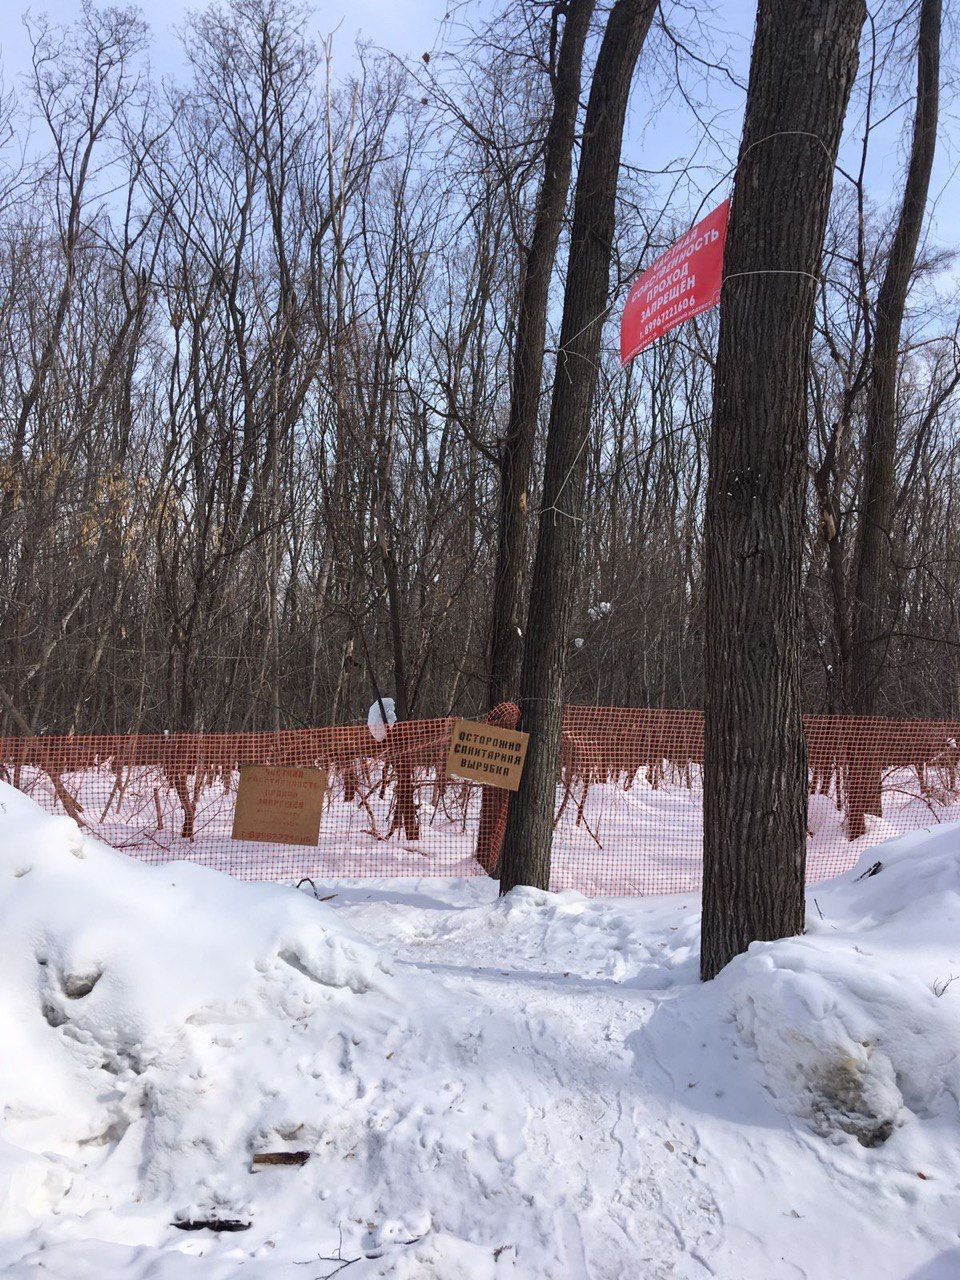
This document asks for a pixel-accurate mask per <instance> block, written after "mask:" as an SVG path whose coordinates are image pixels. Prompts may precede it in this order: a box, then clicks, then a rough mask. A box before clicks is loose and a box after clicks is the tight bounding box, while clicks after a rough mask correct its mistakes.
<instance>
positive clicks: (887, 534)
mask: <svg viewBox="0 0 960 1280" xmlns="http://www.w3.org/2000/svg"><path fill="white" fill-rule="evenodd" d="M940 20H941V13H940V0H922V3H921V6H920V29H919V33H918V37H917V111H916V115H915V117H914V121H913V140H912V143H911V147H910V163H909V167H908V169H907V180H906V184H905V186H904V192H903V205H902V206H901V209H900V217H899V220H898V222H897V227H896V230H895V232H894V235H893V242H892V244H891V246H890V256H889V258H888V259H887V269H886V272H885V273H884V277H883V282H882V284H881V286H880V292H879V294H878V296H877V318H876V327H875V330H874V340H873V354H872V359H871V362H870V379H869V383H868V388H867V422H866V434H865V437H864V461H865V479H864V491H863V499H862V504H861V506H862V512H861V516H860V536H859V544H858V549H857V578H856V586H855V589H854V596H853V610H852V612H853V645H852V653H851V664H850V665H851V670H850V681H849V683H850V688H851V691H852V705H853V710H854V711H855V712H856V713H857V714H858V715H862V716H871V715H875V714H876V712H877V696H878V693H879V685H880V677H881V674H882V671H883V665H884V658H885V654H886V645H885V644H884V635H885V632H886V629H887V627H888V626H889V621H890V620H889V618H888V617H887V616H886V615H887V610H886V609H885V607H884V606H885V599H886V596H887V592H888V590H889V587H890V584H891V582H892V580H893V567H892V563H891V557H890V546H891V540H892V533H893V528H892V526H893V509H894V501H895V498H896V476H895V473H894V472H895V466H896V453H897V371H898V366H899V356H900V331H901V329H902V327H903V313H904V309H905V307H906V301H907V290H908V289H909V287H910V278H911V276H912V274H913V268H914V264H915V262H916V258H917V245H918V244H919V242H920V232H921V230H922V228H923V215H924V212H925V210H926V206H927V193H928V191H929V188H930V174H931V171H932V169H933V157H934V151H935V149H936V142H937V114H938V107H939V91H940ZM848 793H849V802H848V807H847V826H848V832H849V835H850V837H851V839H856V838H857V836H860V835H862V834H863V832H864V829H865V822H864V814H865V813H874V814H877V815H879V814H880V813H881V812H882V800H881V794H880V765H879V763H878V762H877V761H870V760H868V759H866V758H864V757H863V756H860V755H857V756H856V757H855V758H854V759H853V761H852V762H851V767H850V778H849V783H848Z"/></svg>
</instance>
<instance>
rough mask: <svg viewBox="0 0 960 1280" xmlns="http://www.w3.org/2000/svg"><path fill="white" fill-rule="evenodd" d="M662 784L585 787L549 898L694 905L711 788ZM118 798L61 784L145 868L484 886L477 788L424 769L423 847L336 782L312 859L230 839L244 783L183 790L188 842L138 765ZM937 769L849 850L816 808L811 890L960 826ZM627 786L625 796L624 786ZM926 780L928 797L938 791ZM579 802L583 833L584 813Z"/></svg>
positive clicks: (560, 802)
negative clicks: (911, 839) (188, 804)
mask: <svg viewBox="0 0 960 1280" xmlns="http://www.w3.org/2000/svg"><path fill="white" fill-rule="evenodd" d="M661 773H662V778H660V779H659V780H658V784H657V785H656V786H652V785H651V784H650V781H649V779H648V778H647V777H646V776H645V775H644V773H643V771H641V772H639V773H638V774H636V775H635V776H632V777H630V779H629V780H628V779H627V778H626V775H622V776H621V779H620V781H619V783H616V784H614V783H604V784H599V783H594V784H593V785H592V786H590V787H589V788H588V790H587V794H586V797H585V798H584V797H583V784H582V782H578V783H577V784H576V785H575V787H574V790H573V792H572V794H571V796H570V797H568V798H567V802H566V804H564V791H563V788H562V787H559V786H558V788H557V800H556V807H557V811H558V812H559V813H560V814H561V817H560V821H559V823H558V825H557V829H556V834H555V837H554V846H553V882H552V884H551V888H552V889H554V890H562V889H577V890H579V891H580V892H581V893H585V894H588V895H591V896H593V895H614V896H616V895H626V894H630V895H633V894H655V893H661V894H662V893H669V894H673V893H694V892H697V891H698V890H699V888H700V883H701V865H702V848H703V790H702V784H701V771H700V767H699V766H698V765H690V766H689V767H687V768H685V769H682V770H681V769H677V768H676V767H675V766H673V765H671V764H670V763H669V762H664V764H663V768H662V770H661ZM122 777H123V785H122V787H119V786H118V782H117V777H116V775H115V774H114V772H113V771H112V769H110V768H108V767H106V766H104V767H102V768H100V769H88V770H85V771H82V772H76V773H65V774H64V775H63V778H62V782H63V785H64V787H65V788H66V790H67V791H68V792H69V794H70V795H71V796H72V797H73V798H74V799H75V800H76V801H77V802H78V803H79V804H80V805H81V806H82V820H83V822H84V824H85V825H86V827H87V829H88V830H90V831H92V832H93V833H94V834H96V835H98V836H99V837H100V839H102V840H105V841H106V842H107V843H108V844H109V845H111V846H112V847H113V848H115V849H123V850H125V851H126V852H129V853H131V854H132V855H134V856H136V857H140V858H143V859H145V860H146V861H148V862H165V861H167V860H169V859H181V858H189V859H190V861H191V862H198V863H200V864H201V865H203V866H208V867H213V868H215V869H216V870H218V871H229V872H230V873H231V875H234V876H237V877H239V878H240V879H244V880H292V881H294V882H296V881H297V880H299V879H300V878H301V877H303V876H310V877H313V878H314V879H316V878H331V877H334V876H336V877H344V876H351V877H374V878H378V877H388V876H403V877H420V876H437V877H443V878H451V877H458V878H462V877H466V876H471V875H478V874H482V868H481V867H480V865H479V863H478V862H477V861H476V858H475V857H474V851H475V849H476V840H477V825H478V818H479V811H480V799H479V788H477V787H470V786H468V785H466V784H461V783H452V784H450V785H448V787H447V789H446V790H445V792H444V793H443V795H442V796H441V795H438V794H437V789H436V787H435V785H434V781H435V780H434V778H433V776H432V775H431V774H430V773H429V771H427V770H422V771H420V773H419V774H418V780H417V800H418V805H419V810H420V830H421V834H420V839H419V840H417V841H410V840H407V839H405V837H404V835H403V832H402V831H399V832H397V833H395V834H394V835H392V836H391V837H390V838H389V839H385V838H384V836H385V835H386V832H387V831H389V829H390V825H391V816H392V804H393V794H392V793H393V788H392V786H388V787H387V788H386V792H385V794H384V795H383V796H382V797H381V795H380V788H379V786H378V785H377V782H378V777H379V775H378V773H377V771H376V769H374V770H373V773H372V777H371V779H370V780H368V781H367V783H366V784H365V786H364V788H363V789H364V792H365V793H369V794H366V795H365V801H364V804H363V805H360V804H359V803H357V802H356V801H354V802H352V803H349V804H348V803H345V802H344V800H343V795H342V786H341V783H340V782H339V780H335V782H334V785H333V787H332V788H331V791H330V792H329V793H328V803H327V807H326V809H325V812H324V815H323V821H322V823H321V826H320V839H319V843H318V845H317V847H316V848H315V849H312V848H309V849H308V848H303V847H299V846H290V845H286V846H284V845H268V844H258V843H255V842H250V841H234V840H232V839H231V828H232V825H233V810H234V802H235V798H236V788H237V780H238V779H237V775H236V774H234V775H233V777H232V778H231V779H230V785H229V787H224V784H223V782H222V781H220V780H219V779H218V780H215V781H212V782H208V783H207V784H206V785H204V786H203V787H202V788H196V787H195V783H194V779H193V778H192V777H190V778H188V779H187V783H188V789H189V791H190V792H191V794H195V795H196V797H197V810H196V829H195V835H194V837H193V838H192V839H189V840H186V839H183V838H181V835H180V832H181V828H182V824H183V808H182V805H181V803H180V801H179V799H178V797H177V795H176V792H175V791H173V790H172V789H171V787H170V785H169V781H168V780H167V779H166V777H165V775H164V774H163V773H162V771H161V770H159V769H158V768H156V767H153V766H136V765H135V766H130V767H129V768H127V769H126V770H124V771H123V775H122ZM936 777H937V775H936V771H934V770H931V771H930V778H928V789H927V792H926V794H920V791H919V786H918V780H917V775H916V772H915V771H914V770H912V769H898V770H891V771H889V772H888V773H887V775H886V777H885V779H884V798H883V810H884V816H883V818H882V819H879V818H873V817H868V818H867V824H868V826H867V831H866V833H865V834H864V835H863V836H862V837H861V838H860V839H858V840H855V841H850V840H848V839H847V834H846V830H845V828H844V814H843V812H842V810H840V809H838V808H837V805H836V802H835V798H834V797H833V796H832V795H813V796H811V797H810V804H809V814H808V828H809V833H810V834H809V837H808V840H807V872H808V879H809V880H810V881H811V883H812V882H815V881H819V880H822V879H823V878H824V877H825V876H828V875H836V874H838V873H839V872H841V871H845V870H847V869H848V868H850V867H852V866H854V865H855V864H856V862H857V860H858V859H859V858H860V856H861V855H862V854H863V852H864V851H865V850H866V849H869V848H871V847H872V846H873V845H875V844H878V843H879V842H881V841H883V840H888V839H890V838H892V837H893V836H897V835H903V834H904V833H906V832H908V831H913V830H916V829H918V828H923V827H926V826H929V825H930V824H931V823H944V822H958V821H960V799H958V797H957V796H956V794H955V793H953V792H951V791H949V790H947V789H945V788H943V787H939V786H937V785H936ZM628 781H629V785H627V783H628ZM931 781H932V783H933V785H931ZM20 782H21V786H22V788H23V790H24V791H25V792H27V793H28V794H29V795H31V796H32V797H33V798H34V799H35V800H36V801H37V802H38V803H39V804H41V805H42V806H43V807H45V808H48V809H52V810H54V811H58V812H62V809H61V808H60V805H59V803H58V801H57V798H56V795H55V792H54V788H53V783H52V780H51V778H50V777H49V776H48V775H47V774H45V773H42V772H41V771H39V770H37V769H32V768H26V769H24V770H22V772H21V774H20ZM581 799H583V810H582V819H583V820H582V821H578V803H579V801H580V800H581Z"/></svg>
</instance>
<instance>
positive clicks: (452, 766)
mask: <svg viewBox="0 0 960 1280" xmlns="http://www.w3.org/2000/svg"><path fill="white" fill-rule="evenodd" d="M529 741H530V735H529V734H528V733H519V732H518V731H517V730H516V729H498V728H496V727H495V726H494V725H492V724H481V723H480V722H479V721H477V720H458V721H457V722H456V724H455V725H454V726H453V740H452V741H451V743H450V750H449V751H448V753H447V774H448V775H449V776H450V777H453V778H465V779H466V780H467V781H468V782H482V783H485V784H486V785H487V786H488V787H503V788H504V789H505V790H506V791H516V790H517V788H518V787H519V786H520V778H521V777H522V775H523V762H524V759H525V758H526V754H527V743H528V742H529Z"/></svg>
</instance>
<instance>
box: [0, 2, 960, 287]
mask: <svg viewBox="0 0 960 1280" xmlns="http://www.w3.org/2000/svg"><path fill="white" fill-rule="evenodd" d="M904 2H905V0H888V2H887V4H886V9H887V10H889V9H891V8H892V7H893V6H896V7H897V8H899V7H902V4H903V3H904ZM451 3H453V5H454V7H455V9H459V8H460V6H459V4H458V0H351V3H350V4H349V5H347V4H343V3H338V2H336V0H333V2H331V0H321V3H318V4H317V5H316V6H315V16H314V19H313V26H314V29H315V32H316V34H317V35H318V36H323V35H326V34H327V33H329V32H331V31H334V30H336V31H337V35H336V38H335V67H340V68H341V69H343V70H344V71H346V70H347V69H348V66H349V60H350V57H351V51H352V48H353V45H354V42H355V40H356V39H357V38H358V37H363V38H366V39H369V40H370V41H372V42H373V43H375V44H377V45H380V46H382V47H384V48H387V49H389V50H390V51H391V52H393V53H396V54H398V55H399V56H401V57H408V56H409V57H413V58H417V57H419V55H420V54H421V53H422V52H423V51H424V50H426V49H432V50H436V49H437V48H438V46H439V47H441V48H442V46H443V43H444V41H448V40H449V39H450V38H451V35H452V32H451V28H450V26H449V24H446V25H445V24H444V23H443V18H444V15H445V13H446V12H447V10H448V8H450V7H451ZM26 7H27V6H26V5H25V3H24V0H0V14H2V18H3V21H2V23H0V61H2V66H3V73H4V80H5V82H6V84H7V85H8V86H10V85H12V84H13V83H15V81H16V78H17V76H18V75H21V74H22V73H23V72H24V71H25V70H26V69H27V68H28V66H29V42H28V40H27V36H26V33H25V31H24V28H23V25H22V22H21V16H22V14H23V12H24V10H25V9H26ZM198 7H201V8H202V7H203V5H202V3H201V4H199V5H198V3H196V0H192V2H190V0H163V2H162V5H161V6H158V7H157V8H153V7H151V6H144V13H145V16H146V19H147V21H148V24H149V26H150V28H151V31H152V46H151V59H152V62H153V64H154V67H155V69H156V70H158V71H161V72H163V73H173V74H176V73H177V71H178V70H179V69H180V67H181V65H182V62H181V58H180V53H179V44H178V40H177V35H176V31H177V28H178V27H179V26H181V25H182V23H183V21H184V19H185V18H186V16H187V14H188V12H189V11H190V10H192V9H196V8H198ZM496 7H498V6H496V5H495V4H494V3H492V0H474V3H473V4H472V5H471V6H470V12H472V13H473V14H475V15H478V16H482V15H483V14H484V12H489V13H492V12H493V11H494V10H495V8H496ZM30 9H31V11H32V12H33V13H34V14H38V13H40V12H47V13H48V14H49V15H50V17H51V18H52V19H53V20H54V21H57V22H68V21H70V20H71V19H72V18H73V17H75V16H76V15H77V13H78V12H79V9H80V0H46V2H45V3H43V2H42V0H39V2H38V3H34V4H32V5H31V6H30ZM664 9H665V12H666V13H667V14H668V15H669V16H670V19H671V21H673V22H675V23H677V24H678V27H682V26H683V24H684V23H685V22H689V21H691V17H690V15H691V14H692V13H695V12H698V11H699V12H705V10H702V9H700V10H698V7H697V6H695V5H690V4H683V3H680V0H673V3H667V4H665V6H664ZM876 9H877V11H878V12H879V13H880V18H881V19H882V13H883V10H884V5H883V0H878V3H877V5H876ZM755 11H756V7H755V3H754V2H753V0H718V3H716V4H715V6H714V12H713V15H712V16H711V17H710V18H709V21H710V23H711V24H712V28H713V31H712V34H709V35H708V36H707V37H706V39H705V37H704V34H703V33H702V32H701V33H700V35H699V36H696V37H694V40H695V42H696V48H697V52H698V53H699V54H702V55H704V56H706V57H708V58H716V59H719V58H721V57H722V58H724V60H725V61H727V63H728V65H730V66H731V67H732V68H733V70H734V72H735V75H736V77H737V78H738V79H739V80H740V81H741V83H745V81H746V77H747V72H748V65H749V54H750V40H751V36H752V31H753V21H754V14H755ZM948 33H949V28H948V29H947V32H945V36H944V50H945V64H946V65H945V68H944V70H945V77H944V78H945V81H946V82H947V84H949V81H950V80H951V79H954V78H955V74H954V73H955V70H956V69H955V68H954V67H951V65H950V52H949V51H950V47H951V41H950V38H949V34H948ZM644 59H647V61H646V62H645V61H644ZM684 74H685V80H686V84H687V89H688V90H689V91H690V93H692V94H693V95H696V94H697V93H698V92H699V91H700V89H701V87H702V86H701V85H700V83H699V81H700V73H699V72H698V70H697V68H696V66H695V65H693V64H688V66H687V69H686V71H685V73H684ZM668 77H669V72H668V71H665V70H664V69H663V68H662V67H661V68H660V69H656V68H653V67H651V65H650V61H649V58H648V54H647V52H646V51H645V54H644V57H643V58H642V59H641V63H640V67H639V70H638V74H637V78H636V81H635V86H634V93H633V98H632V102H631V116H630V123H629V126H628V136H627V141H626V145H625V153H624V154H625V158H626V159H627V160H628V161H629V162H631V163H634V164H636V165H639V166H642V167H643V168H649V169H657V168H659V167H660V166H662V165H665V164H666V163H668V162H669V161H672V160H679V159H681V158H687V157H690V156H691V155H693V156H694V157H695V163H696V164H697V165H698V166H699V165H700V164H701V163H702V165H703V167H702V168H701V167H696V168H691V171H690V175H689V179H688V181H686V182H685V183H684V184H683V185H682V186H680V187H678V189H677V191H676V192H675V195H674V200H673V202H672V205H671V210H670V215H669V216H670V220H671V221H674V222H676V223H677V224H678V225H682V224H684V223H685V222H687V221H692V220H694V218H695V216H696V214H697V213H698V206H699V205H700V204H701V202H703V204H704V208H705V209H706V208H709V207H712V205H714V204H717V203H719V202H720V200H721V199H722V198H723V197H724V196H725V195H726V194H728V192H729V186H730V182H729V179H728V180H726V181H723V180H722V175H723V173H724V172H725V171H728V170H729V169H730V168H731V167H732V163H733V160H734V157H735V155H736V147H737V142H738V139H739V132H740V119H741V112H742V109H743V98H744V95H743V93H742V91H741V90H740V89H738V88H736V87H735V86H733V85H731V84H727V83H725V82H723V81H721V80H720V79H718V78H714V79H713V81H712V83H711V88H710V99H711V112H710V131H709V134H708V131H707V129H706V128H705V127H704V123H703V121H702V120H698V119H697V117H696V115H695V114H694V113H693V112H692V111H691V110H690V109H689V108H688V107H687V106H686V105H685V104H684V103H683V101H682V100H681V99H680V97H679V95H678V94H676V93H674V94H673V95H672V96H671V97H669V98H667V97H666V92H667V89H668V84H667V80H668ZM914 77H915V70H914V68H913V66H912V65H905V66H904V67H903V93H902V103H901V109H900V110H899V111H898V112H896V113H895V114H894V115H893V116H892V118H891V119H890V121H889V122H888V123H887V125H886V126H885V127H884V129H883V131H882V133H881V134H880V135H879V136H878V138H877V140H876V145H875V147H874V149H873V152H872V157H871V162H870V166H869V170H868V185H869V189H870V192H871V195H872V197H873V199H874V200H875V202H876V203H877V204H878V205H880V206H888V207H889V209H890V215H891V217H892V216H893V214H894V213H895V201H896V199H897V193H898V190H899V186H900V183H901V181H902V172H903V166H904V160H905V156H904V142H903V139H904V124H905V123H906V124H909V120H910V118H911V116H910V111H911V106H910V97H911V95H912V87H913V80H914ZM896 88H897V86H894V89H895V91H896ZM958 138H960V128H958V122H957V116H956V102H955V99H954V95H953V91H952V89H951V88H948V87H945V88H944V90H943V102H942V105H941V128H940V136H939V139H938V154H937V163H936V169H935V173H934V180H933V183H932V188H931V199H932V202H933V205H932V209H931V212H930V214H929V215H928V234H929V235H930V236H931V237H932V239H933V240H934V241H935V242H936V243H937V244H939V245H941V246H943V245H952V244H955V243H957V241H958V239H960V237H958V236H957V231H956V228H957V226H958V225H960V180H958V178H957V172H956V171H957V166H958V162H960V147H958V146H957V145H956V142H957V139H958ZM858 145H859V143H858V138H857V118H856V112H855V111H853V112H851V116H850V118H849V119H848V129H847V137H846V140H845V144H844V148H843V152H842V154H841V160H842V161H844V160H845V161H846V162H847V163H848V164H854V163H855V161H856V152H857V148H858ZM718 180H719V183H720V185H719V186H718V185H717V184H718ZM838 181H839V179H838ZM715 187H716V192H715V198H714V196H713V194H712V192H713V188H715ZM662 189H666V188H662ZM953 274H954V275H957V272H954V273H953Z"/></svg>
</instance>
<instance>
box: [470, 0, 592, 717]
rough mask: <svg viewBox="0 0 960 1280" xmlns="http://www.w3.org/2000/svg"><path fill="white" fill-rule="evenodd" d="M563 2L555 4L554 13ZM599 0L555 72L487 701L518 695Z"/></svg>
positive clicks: (504, 471) (565, 39)
mask: <svg viewBox="0 0 960 1280" xmlns="http://www.w3.org/2000/svg"><path fill="white" fill-rule="evenodd" d="M560 8H561V6H560V5H559V4H558V5H556V6H555V12H556V11H558V10H559V9H560ZM593 10H594V0H569V3H568V4H567V5H566V17H565V18H564V24H563V35H562V37H561V40H560V51H559V53H558V55H557V69H556V75H555V78H554V99H553V115H552V117H551V119H550V126H549V128H548V130H547V137H546V143H545V146H544V160H543V182H542V183H541V186H540V191H539V193H538V195H537V207H536V212H535V215H534V222H533V232H532V235H531V239H530V245H529V248H528V249H527V256H526V261H525V263H524V269H523V283H522V286H521V294H520V304H519V307H518V310H517V332H516V338H515V340H514V348H513V372H512V376H511V383H510V417H509V419H508V421H507V432H506V435H505V437H504V440H503V451H502V453H501V456H500V507H499V519H498V524H497V564H496V570H495V573H494V583H493V607H492V612H491V623H490V626H491V634H490V705H491V707H494V706H496V705H497V704H498V703H500V702H503V701H505V700H507V699H509V698H514V697H516V691H517V687H518V684H519V680H520V665H521V661H522V658H523V639H522V637H521V634H520V631H521V622H522V621H523V617H524V605H525V603H526V602H525V596H524V586H525V580H526V572H525V571H526V567H527V546H528V540H527V533H528V527H529V523H530V474H531V471H532V469H533V447H534V441H535V439H536V434H537V419H538V417H539V410H540V391H541V388H542V385H543V352H544V344H545V341H546V332H547V306H548V303H549V295H550V280H551V277H552V275H553V266H554V262H555V260H556V256H557V244H558V242H559V239H560V230H561V228H562V226H563V215H564V211H565V209H566V206H567V193H568V191H569V189H570V170H571V167H572V162H573V161H572V156H573V145H574V136H575V131H576V124H577V109H578V106H579V103H580V72H581V66H582V63H583V47H584V44H585V42H586V38H587V30H588V28H589V26H590V18H591V16H592V14H593Z"/></svg>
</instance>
